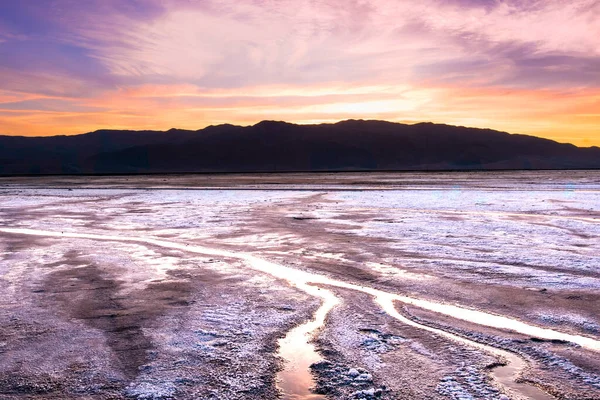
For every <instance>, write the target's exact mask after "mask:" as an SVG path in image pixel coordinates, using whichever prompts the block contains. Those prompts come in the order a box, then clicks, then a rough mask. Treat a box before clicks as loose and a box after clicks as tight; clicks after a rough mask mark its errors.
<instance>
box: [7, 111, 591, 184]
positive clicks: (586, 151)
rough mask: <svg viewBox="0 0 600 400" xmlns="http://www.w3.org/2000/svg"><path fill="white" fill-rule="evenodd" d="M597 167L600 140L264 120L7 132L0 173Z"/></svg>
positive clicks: (368, 123)
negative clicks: (45, 133) (583, 143)
mask: <svg viewBox="0 0 600 400" xmlns="http://www.w3.org/2000/svg"><path fill="white" fill-rule="evenodd" d="M587 168H590V169H595V168H600V148H598V147H587V148H582V147H576V146H574V145H572V144H565V143H557V142H555V141H552V140H548V139H543V138H539V137H534V136H527V135H518V134H509V133H506V132H499V131H494V130H490V129H475V128H466V127H458V126H450V125H443V124H433V123H419V124H414V125H406V124H400V123H392V122H386V121H365V120H348V121H342V122H338V123H335V124H320V125H296V124H291V123H286V122H279V121H263V122H260V123H258V124H256V125H252V126H236V125H229V124H225V125H216V126H209V127H207V128H204V129H200V130H197V131H190V130H181V129H170V130H168V131H166V132H163V131H127V130H98V131H95V132H91V133H86V134H82V135H74V136H50V137H24V136H0V174H2V175H47V174H128V173H187V172H283V171H306V172H313V171H314V172H317V171H406V170H415V171H423V170H498V169H509V170H510V169H587Z"/></svg>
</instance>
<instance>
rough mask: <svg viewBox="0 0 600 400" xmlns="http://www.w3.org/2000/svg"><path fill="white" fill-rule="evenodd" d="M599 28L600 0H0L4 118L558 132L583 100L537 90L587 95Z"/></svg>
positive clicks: (599, 60) (76, 123)
mask: <svg viewBox="0 0 600 400" xmlns="http://www.w3.org/2000/svg"><path fill="white" fill-rule="evenodd" d="M597 37H600V3H598V2H597V1H596V0H573V1H566V0H544V1H540V0H479V1H476V0H423V1H420V2H413V1H408V0H381V1H377V2H375V1H363V0H345V1H344V0H321V1H317V0H305V1H297V0H277V1H273V0H252V1H243V2H240V1H233V0H197V1H195V0H102V1H100V0H97V1H72V0H48V1H43V2H42V1H37V0H22V1H18V2H17V1H15V2H2V3H0V87H2V90H3V91H2V92H1V93H0V102H4V103H5V105H4V111H3V113H2V114H0V129H1V130H3V131H5V132H6V131H9V132H8V133H19V132H21V131H19V129H27V131H24V132H31V131H36V132H37V131H42V129H43V128H36V126H35V124H38V123H39V124H40V125H41V126H46V127H52V128H51V129H50V128H48V129H49V131H50V130H51V131H52V132H56V131H58V130H60V129H62V130H63V132H68V133H77V132H78V130H79V129H84V128H85V129H90V130H91V128H94V126H93V124H100V125H102V126H105V125H110V126H121V127H133V128H142V127H156V128H159V127H165V126H166V127H170V126H182V127H190V128H199V127H201V126H202V125H203V124H211V123H216V122H236V121H238V122H243V123H246V122H248V123H250V122H256V120H257V119H258V118H262V117H266V118H275V117H279V118H281V119H290V120H292V121H298V122H303V121H304V122H306V121H322V120H330V119H340V118H345V117H363V116H367V117H382V118H383V117H385V118H389V119H394V120H407V121H408V120H414V121H417V120H436V121H438V122H450V123H453V122H456V123H467V124H468V123H470V124H476V125H479V126H492V127H497V128H502V127H505V128H506V129H509V128H510V129H514V130H517V131H531V130H532V129H534V127H537V128H535V129H538V128H540V127H542V128H543V129H547V131H548V132H550V131H552V132H556V129H555V128H552V129H551V128H549V127H548V126H547V124H548V122H547V121H548V120H550V121H556V126H561V127H562V128H564V126H565V125H562V124H563V123H562V122H561V118H562V117H561V115H571V116H574V115H575V114H577V115H580V114H581V115H584V114H585V115H588V114H590V115H591V114H594V113H590V112H588V111H589V110H588V108H585V107H584V108H585V109H586V110H588V111H586V112H580V110H578V109H577V108H576V107H575V108H571V109H563V110H557V109H556V105H555V104H554V103H556V102H558V100H557V99H559V98H557V97H554V95H552V96H549V95H548V93H564V92H565V91H569V92H572V93H575V95H574V96H575V97H577V99H579V100H578V101H581V102H584V100H583V99H586V98H587V99H588V100H589V101H592V100H591V99H592V98H594V97H593V96H595V94H591V93H595V92H594V90H595V89H598V88H599V87H600V82H599V79H600V76H599V74H600V73H599V71H600V42H599V41H598V40H597ZM515 90H516V91H522V92H524V93H525V92H526V93H530V92H531V93H537V94H538V96H534V97H535V101H537V102H539V103H540V104H543V105H544V107H545V109H553V110H555V113H554V115H552V114H544V115H543V116H542V114H540V113H539V112H538V110H537V109H536V108H535V107H533V105H528V104H523V103H522V102H521V101H518V100H519V97H518V96H517V95H514V93H515V92H513V91H515ZM505 91H509V92H510V93H513V94H511V95H510V96H508V97H507V98H508V99H510V100H511V101H512V103H511V102H509V101H508V100H507V101H504V98H502V99H500V100H498V99H495V97H494V96H498V95H499V93H505ZM449 94H451V95H449ZM528 96H530V98H531V96H533V95H531V94H528ZM590 96H592V97H590ZM49 98H52V99H53V100H51V99H49ZM573 102H575V100H573ZM592 103H593V102H592ZM515 104H518V105H515ZM477 106H481V107H483V108H484V109H480V110H476V107H477ZM19 107H21V108H19ZM8 108H10V110H8ZM26 110H29V111H30V112H31V114H30V115H29V116H28V115H22V114H21V113H22V112H25V111H26ZM523 110H527V111H529V113H530V115H536V116H537V117H536V118H544V120H543V121H542V120H541V119H540V120H535V121H534V120H533V119H531V118H533V117H531V118H529V119H528V117H527V116H526V115H524V113H523ZM36 113H37V114H36ZM560 113H563V114H560ZM569 113H570V114H569ZM475 114H477V116H476V117H474V115H475ZM336 115H337V117H336ZM78 118H79V119H78ZM507 118H513V122H510V123H509V122H507V121H506V119H507ZM564 118H565V120H566V118H567V117H564ZM444 119H446V120H444ZM495 119H499V120H501V123H498V121H496V120H495ZM590 119H593V118H592V117H583V116H582V117H573V118H572V120H573V121H577V123H578V124H580V125H579V127H582V129H583V130H584V131H586V132H587V131H588V130H589V126H590V125H589V121H590ZM502 121H503V122H502ZM542 128H540V129H542ZM576 128H577V127H573V128H572V129H571V130H572V131H575V130H576ZM536 132H538V131H536ZM599 141H600V138H599Z"/></svg>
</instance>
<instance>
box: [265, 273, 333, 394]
mask: <svg viewBox="0 0 600 400" xmlns="http://www.w3.org/2000/svg"><path fill="white" fill-rule="evenodd" d="M295 286H297V287H298V288H299V289H301V290H303V291H305V292H307V293H308V294H310V295H312V296H317V297H321V298H322V299H323V304H322V305H321V307H319V309H318V310H317V312H316V314H315V317H314V319H312V320H310V321H308V322H307V323H305V324H302V325H299V326H297V327H295V328H294V329H292V330H291V331H290V332H289V333H288V334H287V335H286V337H285V338H283V339H280V340H279V355H280V356H281V357H282V358H283V359H284V360H285V361H286V363H285V365H284V367H283V370H282V371H281V372H279V374H278V375H277V379H278V385H277V386H278V387H279V389H281V391H282V393H283V398H284V399H287V400H301V399H302V400H313V399H315V400H316V399H324V398H325V396H321V395H317V394H314V393H312V392H311V391H310V388H312V387H313V386H314V381H313V378H312V375H311V373H310V366H311V364H313V363H315V362H317V361H320V360H321V357H319V355H318V354H317V352H316V351H315V347H314V345H313V344H312V343H310V340H311V339H312V337H313V335H314V333H315V332H316V331H317V329H319V328H320V327H322V326H323V324H324V323H325V317H326V316H327V314H328V313H329V311H330V310H331V309H332V308H333V307H334V306H335V305H336V304H337V303H338V299H337V298H336V297H335V296H334V294H333V293H331V292H330V291H329V290H325V289H321V288H317V287H314V286H311V285H307V284H306V283H303V282H299V283H297V284H296V285H295Z"/></svg>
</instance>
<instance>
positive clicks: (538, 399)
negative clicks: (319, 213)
mask: <svg viewBox="0 0 600 400" xmlns="http://www.w3.org/2000/svg"><path fill="white" fill-rule="evenodd" d="M0 232H4V233H12V234H23V235H34V236H45V237H57V238H80V239H91V240H103V241H117V242H135V243H146V244H149V245H153V246H158V247H163V248H170V249H177V250H182V251H187V252H191V253H199V254H205V255H213V256H221V257H227V258H236V259H238V260H243V261H245V262H246V263H247V264H248V265H249V266H250V267H251V268H253V269H255V270H257V271H261V272H264V273H267V274H269V275H271V276H273V277H275V278H280V279H283V280H286V281H287V282H289V283H290V284H291V285H293V286H295V287H297V288H299V289H301V290H303V291H305V292H306V293H309V294H311V295H313V296H318V297H320V298H322V299H323V304H322V306H321V307H320V308H319V310H318V311H317V313H316V315H315V318H314V319H313V320H311V321H309V322H308V323H306V324H304V325H300V326H299V327H297V328H295V329H294V330H292V331H291V332H290V334H289V335H291V334H292V333H293V334H294V335H295V336H292V337H294V338H296V339H295V340H298V339H299V338H302V337H303V338H304V339H306V336H307V335H309V334H311V333H312V332H314V331H315V330H316V329H318V328H319V327H320V326H322V325H323V323H324V320H325V317H326V315H327V313H328V312H329V311H330V310H331V309H332V308H333V307H334V306H335V305H336V304H337V303H338V301H339V300H338V299H337V298H336V297H335V295H334V294H333V293H332V292H330V291H328V290H326V289H323V288H318V287H315V286H312V285H310V284H321V285H330V286H335V287H340V288H345V289H350V290H355V291H360V292H363V293H367V294H370V295H371V296H373V297H374V299H375V301H376V302H377V303H378V304H379V305H380V306H381V307H382V309H383V310H384V311H385V312H386V313H387V314H389V315H390V316H392V317H393V318H395V319H397V320H399V321H401V322H402V323H404V324H407V325H410V326H413V327H415V328H418V329H423V330H426V331H429V332H432V333H435V334H438V335H441V336H444V337H447V338H450V339H452V340H455V341H459V342H462V343H465V344H467V345H469V346H472V347H475V348H478V349H481V350H483V351H486V352H489V353H492V354H496V355H499V356H501V357H504V358H506V359H507V360H508V361H509V363H510V364H509V366H507V367H500V368H497V369H494V370H493V371H492V375H493V376H494V379H496V380H497V381H498V382H499V383H500V384H502V385H504V386H505V387H506V388H508V389H509V391H511V392H513V393H515V394H518V395H520V396H524V397H526V398H530V399H535V400H547V399H552V398H553V397H551V396H550V395H548V394H547V393H545V392H543V391H541V390H539V389H538V388H536V387H534V386H529V385H524V384H517V383H515V382H514V378H515V376H516V375H517V374H518V373H519V371H521V370H522V369H523V368H524V367H525V365H526V362H525V360H523V359H521V358H520V357H518V356H517V355H515V354H513V353H510V352H508V351H504V350H500V349H498V348H495V347H492V346H488V345H484V344H481V343H477V342H474V341H471V340H469V339H466V338H463V337H461V336H458V335H454V334H451V333H449V332H446V331H443V330H440V329H436V328H433V327H429V326H425V325H421V324H419V323H417V322H415V321H412V320H410V319H408V318H406V317H404V316H403V315H401V314H400V313H399V312H398V311H397V309H396V307H395V305H394V303H395V302H397V301H398V302H402V303H405V304H411V305H414V306H416V307H420V308H423V309H426V310H430V311H434V312H438V313H440V314H444V315H447V316H450V317H453V318H457V319H461V320H465V321H469V322H473V323H476V324H479V325H484V326H489V327H493V328H501V329H509V330H513V331H515V332H519V333H521V334H525V335H529V336H534V337H538V338H543V339H557V340H566V341H570V342H573V343H576V344H579V345H580V346H582V347H584V348H587V349H590V350H594V351H600V341H598V340H595V339H592V338H589V337H585V336H580V335H571V334H567V333H563V332H558V331H555V330H552V329H547V328H541V327H538V326H534V325H529V324H526V323H524V322H522V321H518V320H515V319H512V318H508V317H504V316H499V315H494V314H489V313H485V312H483V311H476V310H470V309H467V308H463V307H459V306H454V305H448V304H442V303H436V302H432V301H429V300H423V299H415V298H412V297H406V296H400V295H397V294H394V293H388V292H385V291H382V290H378V289H374V288H371V287H368V286H360V285H355V284H351V283H347V282H343V281H339V280H336V279H332V278H329V277H327V276H323V275H319V274H315V273H310V272H307V271H302V270H298V269H294V268H290V267H286V266H284V265H280V264H276V263H273V262H270V261H267V260H263V259H261V258H259V257H256V256H253V255H251V254H247V253H236V252H232V251H227V250H222V249H217V248H211V247H204V246H198V245H189V244H183V243H177V242H171V241H167V240H161V239H155V238H146V237H131V236H115V235H98V234H85V233H75V232H53V231H45V230H38V229H26V228H0ZM289 335H288V337H289ZM286 338H287V337H286ZM284 340H285V339H284ZM283 344H285V342H284V343H283ZM284 351H285V350H284ZM309 361H310V360H307V361H306V362H309ZM309 365H310V364H309ZM290 378H291V375H290V376H289V377H287V378H286V375H285V373H283V375H280V379H281V382H280V387H281V388H283V389H284V392H285V391H286V389H285V388H287V390H291V391H294V390H295V389H294V388H293V386H294V384H293V381H294V379H291V381H290ZM294 378H295V377H294ZM305 384H306V383H303V385H305ZM304 387H305V388H307V387H306V386H304ZM287 393H289V392H287ZM309 393H310V392H309ZM307 396H308V395H307ZM307 396H302V395H298V396H295V395H294V394H292V393H290V395H289V396H288V397H287V398H288V399H300V398H302V399H308V398H310V397H307Z"/></svg>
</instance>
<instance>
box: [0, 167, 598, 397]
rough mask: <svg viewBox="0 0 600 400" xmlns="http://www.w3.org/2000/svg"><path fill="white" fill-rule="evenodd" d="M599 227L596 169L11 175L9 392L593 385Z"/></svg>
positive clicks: (1, 200) (5, 205)
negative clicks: (307, 327) (306, 332)
mask: <svg viewBox="0 0 600 400" xmlns="http://www.w3.org/2000/svg"><path fill="white" fill-rule="evenodd" d="M599 237H600V172H596V171H547V172H510V173H508V172H496V173H418V174H417V173H414V174H413V173H403V174H394V173H368V174H360V173H347V174H346V173H345V174H314V175H309V174H282V175H272V174H263V175H166V176H138V177H134V176H128V177H126V176H120V177H45V178H1V179H0V246H1V247H0V251H1V256H2V259H1V261H0V277H1V279H0V287H1V288H0V395H1V396H2V398H7V399H22V398H40V399H46V398H61V399H63V398H81V397H85V398H99V399H104V398H115V399H120V398H139V399H168V398H175V399H179V398H181V399H188V398H189V399H195V398H202V399H204V398H206V399H210V398H214V399H254V398H255V399H264V398H277V397H278V396H283V397H284V398H290V399H292V398H312V397H315V398H318V397H321V398H322V397H323V396H329V397H330V398H390V399H392V398H394V399H421V398H422V399H444V398H449V399H463V398H464V399H470V398H473V399H500V398H505V397H503V396H507V397H509V398H515V399H518V398H536V399H538V398H539V399H541V398H559V399H595V398H600V362H598V359H600V357H598V351H597V349H595V347H594V346H595V345H596V343H598V341H600V315H599V313H598V310H599V309H600V290H599V289H600V270H599V269H598V266H599V265H600V240H598V239H599ZM256 260H259V262H263V261H264V262H265V263H267V264H264V265H268V266H269V267H268V268H266V269H265V268H262V269H261V267H260V265H258V267H257V265H255V264H256V262H257V261H256ZM282 271H283V272H282ZM296 274H300V275H296ZM299 276H301V277H302V278H301V279H299V278H297V277H299ZM301 281H302V282H301ZM303 285H304V286H303ZM325 293H329V294H331V295H332V296H335V298H336V299H337V302H336V303H335V304H333V303H331V308H330V309H327V310H325V309H324V308H323V307H324V304H325V303H326V302H325V303H323V299H324V298H327V297H326V296H325V295H324V294H325ZM377 293H385V294H386V295H387V294H390V295H393V296H397V298H396V297H395V298H393V299H391V301H392V302H393V304H392V303H390V304H392V305H391V307H392V308H393V309H391V308H388V309H385V308H382V304H381V303H378V302H377V299H378V297H377ZM324 296H325V297H324ZM403 299H404V301H403ZM410 299H414V300H418V301H422V302H426V303H418V302H411V301H409V300H410ZM427 304H433V305H435V307H434V306H431V307H430V306H428V305H427ZM438 306H439V307H438ZM450 306H455V310H454V311H451V307H450ZM317 310H319V311H322V312H325V313H326V314H325V316H324V323H323V324H322V325H320V324H318V325H319V326H318V327H317V329H316V330H313V331H312V335H311V336H310V337H307V336H304V339H305V340H302V338H303V335H300V339H295V341H292V342H289V341H288V342H285V341H283V342H280V339H283V338H285V337H286V335H287V334H288V333H289V332H291V331H292V330H293V328H294V327H301V326H304V325H303V324H306V323H309V322H310V321H311V320H312V319H313V318H314V317H315V313H317ZM456 310H458V311H456ZM461 310H464V311H461ZM471 311H478V312H479V314H470V313H469V312H471ZM395 313H397V314H398V315H397V316H396V315H395ZM472 315H473V317H472ZM488 316H492V317H493V316H495V317H505V318H506V321H508V322H507V323H506V324H503V325H502V324H491V323H487V322H486V321H488ZM513 321H514V322H516V323H520V324H521V325H523V326H526V327H532V328H542V329H544V330H547V331H549V332H551V333H550V334H548V335H547V336H544V335H543V334H536V332H537V331H535V330H529V328H520V327H519V326H521V325H514V326H513V325H511V323H512V322H513ZM307 342H308V343H307ZM280 343H287V344H285V346H289V347H286V348H285V349H280V348H279V347H278V345H279V344H280ZM494 349H497V350H498V351H497V352H495V351H494ZM313 351H314V352H315V353H314V354H315V357H312V356H311V357H307V359H308V360H309V362H308V363H305V364H306V365H304V364H303V361H302V357H299V354H300V353H306V352H309V353H310V352H313ZM506 352H508V353H506ZM280 355H284V356H285V357H286V358H287V360H285V359H284V358H282V357H280ZM297 356H298V357H297ZM294 357H297V358H298V360H295V359H294ZM507 357H509V358H510V357H514V358H513V359H512V360H511V359H508V360H507ZM318 359H320V360H321V361H318V362H317V363H315V364H312V366H311V365H310V364H311V363H313V362H314V361H315V360H318ZM506 361H510V362H509V363H508V366H507V367H506V368H505V369H502V368H503V367H498V365H500V364H503V363H506ZM295 362H297V363H299V364H298V365H300V366H301V368H296V369H295V370H294V371H296V372H294V374H295V375H294V374H292V375H290V374H289V373H288V372H289V370H290V366H293V364H294V363H295ZM510 365H512V366H513V367H515V368H513V370H511V369H510V368H509V366H510ZM517 365H519V368H517V367H516V366H517ZM281 371H283V372H281ZM278 372H279V374H278ZM290 376H292V377H293V376H295V377H296V378H297V379H296V381H297V382H296V384H294V385H290V384H289V380H290ZM516 377H518V380H519V381H520V384H512V383H511V382H514V380H515V378H516ZM278 379H279V383H278ZM319 394H320V395H319Z"/></svg>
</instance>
